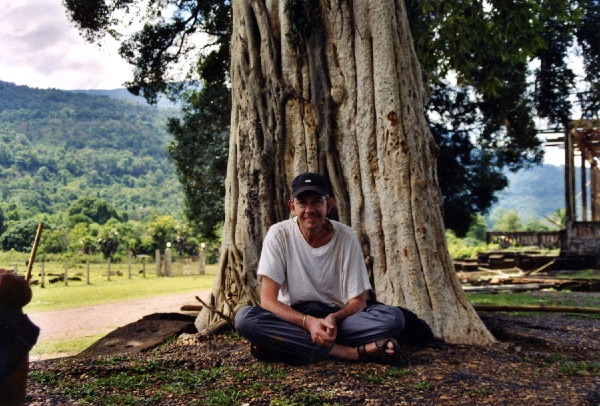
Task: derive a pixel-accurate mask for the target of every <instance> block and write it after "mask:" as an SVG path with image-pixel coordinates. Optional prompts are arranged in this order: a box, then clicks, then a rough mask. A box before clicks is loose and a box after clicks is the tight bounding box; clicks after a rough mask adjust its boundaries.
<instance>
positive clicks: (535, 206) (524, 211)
mask: <svg viewBox="0 0 600 406" xmlns="http://www.w3.org/2000/svg"><path fill="white" fill-rule="evenodd" d="M564 173H565V168H564V166H555V165H542V166H536V167H534V168H531V169H528V170H521V171H519V172H517V173H509V174H508V175H507V176H508V180H509V186H508V188H506V189H505V190H504V191H502V192H501V193H500V195H499V196H498V197H499V199H498V203H496V204H495V205H494V207H493V208H492V211H491V216H493V215H494V213H495V212H496V211H497V210H499V209H503V210H516V211H517V212H518V213H519V217H520V218H521V219H522V220H523V221H525V222H527V221H530V220H536V219H540V218H543V217H544V216H548V215H550V214H552V213H554V212H556V210H558V209H564V207H565V175H564Z"/></svg>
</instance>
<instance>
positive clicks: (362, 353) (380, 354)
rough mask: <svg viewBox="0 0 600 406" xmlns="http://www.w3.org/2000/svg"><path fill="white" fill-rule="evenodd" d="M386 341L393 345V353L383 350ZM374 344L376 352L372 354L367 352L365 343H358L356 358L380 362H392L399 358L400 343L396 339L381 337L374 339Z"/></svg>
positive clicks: (385, 347)
mask: <svg viewBox="0 0 600 406" xmlns="http://www.w3.org/2000/svg"><path fill="white" fill-rule="evenodd" d="M388 343H392V344H393V346H394V353H393V354H388V353H387V352H385V350H386V349H387V345H388ZM375 345H376V346H377V352H376V353H374V354H369V353H367V350H366V348H365V347H366V345H365V344H363V345H359V346H358V347H357V349H358V359H359V360H360V361H365V362H369V361H372V362H378V363H380V364H393V363H395V362H396V361H398V359H399V358H400V344H398V341H396V339H395V338H382V339H380V340H377V341H375Z"/></svg>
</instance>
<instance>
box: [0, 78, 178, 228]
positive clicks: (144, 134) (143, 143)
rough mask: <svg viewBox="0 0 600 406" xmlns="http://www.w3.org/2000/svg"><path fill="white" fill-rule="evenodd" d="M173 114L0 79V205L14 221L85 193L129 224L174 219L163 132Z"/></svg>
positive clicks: (173, 184)
mask: <svg viewBox="0 0 600 406" xmlns="http://www.w3.org/2000/svg"><path fill="white" fill-rule="evenodd" d="M176 113H177V112H176V111H175V110H164V109H158V108H155V107H150V106H144V105H141V104H139V103H137V102H133V101H124V100H114V99H111V98H108V97H102V96H92V95H87V94H80V93H75V92H67V91H61V90H40V89H31V88H28V87H26V86H16V85H14V84H11V83H6V82H1V81H0V207H2V209H3V211H4V213H5V215H6V216H7V218H10V216H11V215H12V216H13V217H15V216H17V217H19V218H21V219H22V218H23V217H27V216H31V215H35V214H39V213H47V214H55V213H60V212H64V211H65V210H66V209H67V208H68V207H69V206H70V205H71V204H72V203H73V202H74V201H75V200H77V198H78V197H80V196H92V197H97V198H101V199H103V200H105V201H107V202H109V203H110V204H112V205H113V206H114V207H115V208H116V209H117V210H118V211H120V212H122V213H125V214H126V215H127V216H128V217H129V218H130V219H139V220H144V219H145V218H147V217H148V216H150V215H152V214H154V213H160V214H168V215H172V216H174V217H179V216H180V213H181V211H182V205H183V203H182V202H183V194H182V191H181V187H180V184H179V181H178V179H177V176H176V174H175V171H174V167H173V164H172V162H170V160H169V159H168V157H167V155H166V149H167V146H168V144H169V142H170V136H169V134H167V132H166V131H165V122H166V119H167V117H168V116H172V115H175V114H176ZM11 213H12V214H11Z"/></svg>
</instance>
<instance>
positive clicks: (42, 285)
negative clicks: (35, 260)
mask: <svg viewBox="0 0 600 406" xmlns="http://www.w3.org/2000/svg"><path fill="white" fill-rule="evenodd" d="M44 265H46V263H45V262H44V261H42V269H41V270H40V279H41V283H40V287H42V288H45V287H46V285H45V276H46V273H45V272H44Z"/></svg>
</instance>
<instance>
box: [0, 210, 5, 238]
mask: <svg viewBox="0 0 600 406" xmlns="http://www.w3.org/2000/svg"><path fill="white" fill-rule="evenodd" d="M5 220H6V217H4V210H2V207H0V235H2V233H3V232H4V221H5Z"/></svg>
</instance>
